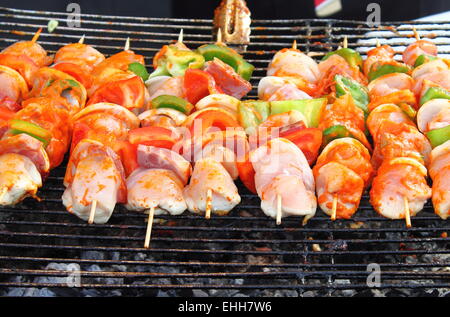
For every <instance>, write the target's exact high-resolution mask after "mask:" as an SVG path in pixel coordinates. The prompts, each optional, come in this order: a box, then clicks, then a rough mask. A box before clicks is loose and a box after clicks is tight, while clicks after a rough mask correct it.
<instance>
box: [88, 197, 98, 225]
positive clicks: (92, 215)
mask: <svg viewBox="0 0 450 317" xmlns="http://www.w3.org/2000/svg"><path fill="white" fill-rule="evenodd" d="M96 210H97V200H93V201H92V203H91V212H90V213H89V220H88V224H90V225H92V224H93V223H94V219H95V212H96Z"/></svg>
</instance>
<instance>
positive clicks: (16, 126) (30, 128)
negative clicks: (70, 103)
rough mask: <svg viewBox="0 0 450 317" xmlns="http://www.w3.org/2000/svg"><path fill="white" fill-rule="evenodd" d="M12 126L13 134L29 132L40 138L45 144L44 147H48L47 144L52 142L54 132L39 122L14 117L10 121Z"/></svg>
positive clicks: (11, 131) (30, 134)
mask: <svg viewBox="0 0 450 317" xmlns="http://www.w3.org/2000/svg"><path fill="white" fill-rule="evenodd" d="M9 127H10V133H11V134H13V135H18V134H22V133H25V134H28V135H29V136H32V137H33V138H35V139H38V140H39V141H41V142H42V143H43V144H44V147H47V145H48V144H49V143H50V141H51V139H52V134H51V133H50V131H48V130H46V129H44V128H42V127H40V126H38V125H37V124H34V123H31V122H27V121H23V120H19V119H12V120H11V121H10V122H9Z"/></svg>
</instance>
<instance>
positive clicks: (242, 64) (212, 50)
mask: <svg viewBox="0 0 450 317" xmlns="http://www.w3.org/2000/svg"><path fill="white" fill-rule="evenodd" d="M197 52H198V53H199V54H201V55H203V57H204V58H205V60H206V61H211V60H213V59H214V58H218V59H220V60H221V61H222V62H224V63H226V64H228V65H230V66H231V67H232V68H233V69H234V70H235V71H236V73H238V74H239V75H240V76H241V77H242V78H244V79H245V80H250V78H251V77H252V74H253V70H254V69H255V67H254V66H253V65H252V64H250V63H248V62H247V61H246V60H245V59H244V58H243V57H242V56H241V55H239V54H238V53H237V52H236V51H234V50H233V49H231V48H229V47H227V46H223V45H217V44H206V45H202V46H200V47H199V48H198V49H197Z"/></svg>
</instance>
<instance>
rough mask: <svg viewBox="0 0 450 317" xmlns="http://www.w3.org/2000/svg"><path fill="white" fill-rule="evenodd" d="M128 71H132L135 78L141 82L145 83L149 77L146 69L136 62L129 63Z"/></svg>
mask: <svg viewBox="0 0 450 317" xmlns="http://www.w3.org/2000/svg"><path fill="white" fill-rule="evenodd" d="M128 70H129V71H132V72H133V73H135V74H136V75H137V76H139V77H141V78H142V80H143V81H146V80H147V79H148V78H149V77H150V74H149V73H148V71H147V68H145V66H144V65H142V64H141V63H138V62H135V63H131V64H130V65H128Z"/></svg>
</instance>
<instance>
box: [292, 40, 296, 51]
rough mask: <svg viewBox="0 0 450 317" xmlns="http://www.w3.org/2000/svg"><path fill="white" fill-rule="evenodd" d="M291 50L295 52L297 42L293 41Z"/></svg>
mask: <svg viewBox="0 0 450 317" xmlns="http://www.w3.org/2000/svg"><path fill="white" fill-rule="evenodd" d="M292 49H293V50H296V49H297V40H294V41H293V42H292Z"/></svg>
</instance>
